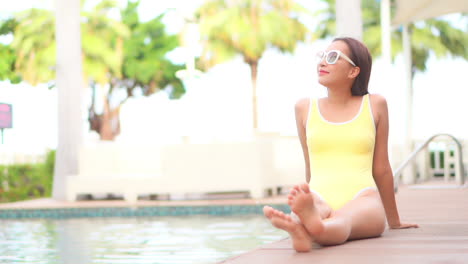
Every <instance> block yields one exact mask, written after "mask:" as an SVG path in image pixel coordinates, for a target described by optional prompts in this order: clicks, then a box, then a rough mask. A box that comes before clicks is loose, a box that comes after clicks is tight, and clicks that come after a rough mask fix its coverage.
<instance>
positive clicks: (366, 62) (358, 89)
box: [333, 37, 372, 95]
mask: <svg viewBox="0 0 468 264" xmlns="http://www.w3.org/2000/svg"><path fill="white" fill-rule="evenodd" d="M335 41H343V42H345V43H346V45H348V48H349V49H350V51H351V54H350V59H351V60H352V61H353V62H354V63H355V64H356V66H357V67H359V68H360V72H359V75H358V76H357V77H356V79H355V80H354V83H353V86H352V87H351V94H352V95H365V94H368V93H369V92H368V85H369V79H370V74H371V69H372V56H371V54H370V52H369V49H368V48H367V47H366V45H364V44H363V43H362V42H361V41H359V40H357V39H354V38H349V37H343V38H335V39H334V40H333V42H335Z"/></svg>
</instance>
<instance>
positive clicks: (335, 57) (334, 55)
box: [327, 51, 339, 64]
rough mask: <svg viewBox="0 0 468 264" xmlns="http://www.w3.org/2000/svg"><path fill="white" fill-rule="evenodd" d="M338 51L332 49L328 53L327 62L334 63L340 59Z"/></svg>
mask: <svg viewBox="0 0 468 264" xmlns="http://www.w3.org/2000/svg"><path fill="white" fill-rule="evenodd" d="M338 56H339V55H338V52H336V51H331V52H329V53H328V54H327V63H328V64H334V63H335V62H336V61H337V60H338Z"/></svg>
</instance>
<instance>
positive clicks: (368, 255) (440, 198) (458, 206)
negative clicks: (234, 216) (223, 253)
mask: <svg viewBox="0 0 468 264" xmlns="http://www.w3.org/2000/svg"><path fill="white" fill-rule="evenodd" d="M420 187H423V188H414V186H413V187H411V188H409V187H401V188H400V190H399V192H398V193H397V202H398V206H399V210H400V215H401V217H402V219H403V221H406V222H414V223H418V224H419V225H420V228H418V229H406V230H387V231H385V233H384V234H383V236H382V237H379V238H374V239H366V240H356V241H351V242H347V243H346V244H344V245H340V246H334V247H324V248H314V249H313V250H312V251H311V252H308V253H296V252H295V251H294V250H293V249H292V246H291V241H290V240H289V239H284V240H282V241H278V242H276V243H273V244H269V245H264V246H262V247H260V248H258V249H256V250H254V251H251V252H248V253H245V254H243V255H240V256H237V257H233V258H231V259H228V260H226V261H223V262H221V263H223V264H258V263H267V264H280V263H281V264H301V263H307V264H311V263H314V264H317V263H327V264H328V263H359V264H361V263H378V264H384V263H468V188H450V187H449V186H447V185H444V186H433V187H432V188H431V186H430V185H424V186H420Z"/></svg>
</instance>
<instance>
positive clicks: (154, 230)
mask: <svg viewBox="0 0 468 264" xmlns="http://www.w3.org/2000/svg"><path fill="white" fill-rule="evenodd" d="M286 236H287V233H286V232H284V231H282V230H277V229H275V228H274V227H272V226H271V224H270V223H269V222H268V221H267V219H266V218H264V217H263V216H259V215H253V216H180V217H174V216H168V217H135V218H77V219H61V220H50V219H40V220H0V263H44V264H49V263H50V264H52V263H54V264H55V263H73V264H81V263H83V264H84V263H86V264H88V263H109V264H110V263H119V264H121V263H129V264H138V263H154V264H163V263H171V264H177V263H190V264H198V263H200V264H201V263H207V264H208V263H216V262H219V261H222V260H224V259H227V258H229V257H232V256H236V255H239V254H242V253H244V252H247V251H250V250H253V249H255V248H257V247H259V246H260V245H262V244H266V243H271V242H274V241H277V240H279V239H281V238H284V237H286Z"/></svg>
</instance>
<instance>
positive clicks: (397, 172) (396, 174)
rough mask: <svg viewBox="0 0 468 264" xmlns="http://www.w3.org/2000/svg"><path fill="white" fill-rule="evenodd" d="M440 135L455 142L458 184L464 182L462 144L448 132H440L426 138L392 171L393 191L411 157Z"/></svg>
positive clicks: (396, 187)
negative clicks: (459, 179) (459, 177)
mask: <svg viewBox="0 0 468 264" xmlns="http://www.w3.org/2000/svg"><path fill="white" fill-rule="evenodd" d="M440 136H446V137H450V138H451V139H452V140H453V141H454V142H455V143H456V144H457V149H458V153H459V155H458V161H457V162H458V163H459V165H460V166H458V169H459V171H458V173H459V175H460V176H461V182H460V185H463V184H464V182H465V169H464V167H463V152H462V144H461V143H460V141H459V140H458V139H457V138H456V137H454V136H452V135H450V134H446V133H440V134H435V135H433V136H431V137H430V138H428V139H427V140H426V141H424V143H423V144H422V145H421V146H419V147H418V148H417V149H415V150H414V151H413V152H412V153H411V154H410V155H409V157H408V158H407V159H406V160H405V161H404V162H403V163H402V164H401V165H400V167H398V168H397V169H396V170H395V171H394V173H393V179H394V183H395V186H394V187H395V192H396V191H397V190H398V183H399V178H400V175H401V173H402V172H403V169H404V168H405V167H406V166H407V165H408V164H409V163H410V162H411V161H413V159H414V158H415V157H416V155H417V154H418V153H419V152H421V150H423V149H425V148H426V147H427V146H428V145H429V143H431V141H432V140H434V139H435V138H436V137H440Z"/></svg>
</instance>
